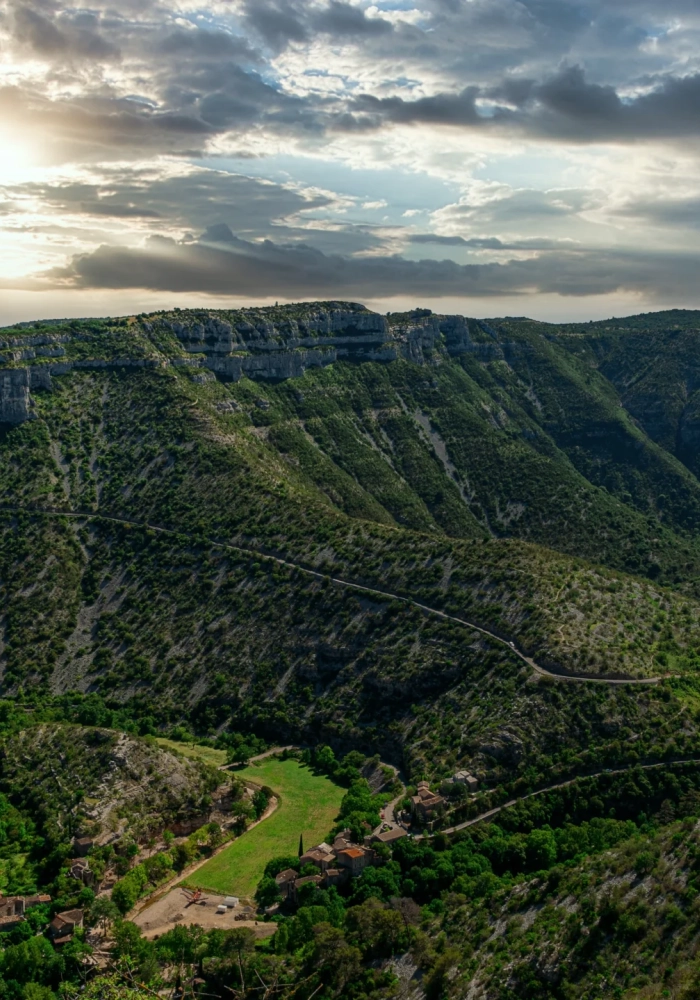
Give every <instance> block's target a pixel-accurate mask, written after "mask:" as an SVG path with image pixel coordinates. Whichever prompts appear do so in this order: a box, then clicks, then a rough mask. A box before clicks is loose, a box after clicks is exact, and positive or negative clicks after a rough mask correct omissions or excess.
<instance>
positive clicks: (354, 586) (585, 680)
mask: <svg viewBox="0 0 700 1000" xmlns="http://www.w3.org/2000/svg"><path fill="white" fill-rule="evenodd" d="M0 512H7V513H20V514H43V515H48V516H51V517H75V518H90V519H94V520H102V521H111V522H113V523H116V524H129V525H131V526H132V527H135V528H146V529H148V530H149V531H157V532H160V533H162V534H166V535H180V536H181V535H186V536H187V532H184V531H178V530H177V529H176V528H164V527H163V526H162V525H160V524H151V523H149V522H148V521H135V520H134V519H133V518H130V517H116V516H115V515H113V514H99V513H95V512H94V511H81V510H78V511H74V510H72V511H65V510H59V509H58V508H41V507H12V506H4V505H0ZM187 537H190V538H191V537H193V536H191V535H190V536H187ZM207 544H209V545H212V546H215V547H216V548H220V549H227V550H231V551H233V552H242V553H244V554H245V555H254V556H256V557H258V558H261V559H267V560H269V561H271V562H275V563H277V565H278V566H286V567H287V569H295V570H298V571H299V572H300V573H306V574H307V576H313V577H315V578H316V579H318V580H330V581H331V583H335V584H337V585H338V586H339V587H347V588H348V589H350V590H359V591H361V592H362V593H364V594H373V595H375V596H376V597H381V598H382V600H390V601H401V602H402V603H403V604H410V605H411V606H412V607H414V608H418V609H419V610H421V611H423V612H425V613H426V614H430V615H435V616H436V617H437V618H443V619H445V621H450V622H456V623H457V624H458V625H463V626H465V628H469V629H471V630H472V631H474V632H480V633H481V635H485V636H488V638H489V639H492V640H493V641H494V642H498V643H500V644H501V645H502V646H506V648H507V649H509V650H510V651H511V653H513V654H514V655H515V656H517V657H519V658H520V659H521V660H522V661H523V662H524V663H527V665H528V666H529V667H530V669H531V670H533V671H534V672H535V673H536V674H540V675H541V676H544V677H551V678H552V679H553V680H557V681H564V682H568V683H573V684H612V685H639V684H645V685H648V684H658V683H659V682H660V681H661V680H663V678H662V677H642V678H605V677H590V676H588V675H587V674H558V673H555V672H554V671H552V670H547V668H546V667H543V666H541V665H540V664H539V663H537V662H536V661H535V660H533V659H532V657H530V656H527V655H526V654H525V653H523V652H521V650H519V649H518V648H517V646H516V645H515V643H514V642H512V641H510V640H508V639H504V638H502V637H501V636H500V635H496V633H495V632H491V631H489V629H487V628H483V626H481V625H477V624H475V623H474V622H470V621H468V620H467V619H466V618H458V617H457V616H455V615H448V614H447V613H446V612H445V611H439V610H438V609H437V608H431V607H429V606H428V605H427V604H421V602H420V601H414V600H413V598H411V597H403V596H402V595H401V594H394V593H392V592H391V591H388V590H378V589H377V588H376V587H368V586H367V585H366V584H361V583H353V582H351V581H350V580H343V579H342V577H339V576H329V575H328V574H327V573H320V572H319V571H318V570H315V569H309V568H308V567H306V566H303V565H301V564H300V563H295V562H290V561H289V560H287V559H282V558H281V557H280V556H273V555H270V554H269V553H267V552H264V551H262V550H261V549H259V548H255V547H254V546H245V545H233V544H231V543H230V542H217V541H212V540H211V539H207Z"/></svg>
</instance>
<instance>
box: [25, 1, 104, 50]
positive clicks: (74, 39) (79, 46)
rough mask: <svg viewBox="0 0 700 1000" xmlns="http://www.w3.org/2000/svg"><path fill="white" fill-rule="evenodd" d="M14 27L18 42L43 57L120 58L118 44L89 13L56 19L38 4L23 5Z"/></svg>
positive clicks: (77, 13)
mask: <svg viewBox="0 0 700 1000" xmlns="http://www.w3.org/2000/svg"><path fill="white" fill-rule="evenodd" d="M12 28H13V30H14V36H15V39H16V41H17V42H18V43H19V44H20V45H26V46H27V47H28V48H29V49H31V50H32V51H33V52H35V53H36V54H38V55H41V56H49V57H62V58H65V57H66V56H68V57H71V56H73V57H80V58H83V59H99V60H103V59H117V58H118V57H119V55H120V52H119V48H118V46H116V45H114V44H113V43H112V42H110V41H108V40H107V39H106V38H105V37H104V36H103V35H102V34H101V33H100V31H99V21H98V19H97V18H96V17H95V16H94V15H92V14H90V13H88V12H76V13H75V14H74V15H73V16H68V17H64V18H61V20H60V21H58V20H57V19H55V18H52V17H50V16H47V15H46V14H44V13H42V12H41V11H40V10H38V9H36V8H35V7H31V6H29V5H26V4H21V5H19V6H18V7H17V8H16V9H15V11H14V17H13V20H12Z"/></svg>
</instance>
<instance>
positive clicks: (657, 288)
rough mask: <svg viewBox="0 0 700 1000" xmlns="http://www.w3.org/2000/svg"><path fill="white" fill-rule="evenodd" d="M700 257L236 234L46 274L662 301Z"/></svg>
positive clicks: (149, 283)
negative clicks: (522, 252)
mask: <svg viewBox="0 0 700 1000" xmlns="http://www.w3.org/2000/svg"><path fill="white" fill-rule="evenodd" d="M699 263H700V261H699V260H698V257H697V256H696V255H682V254H662V253H654V252H649V253H639V254H632V253H612V252H604V251H599V250H596V251H595V252H593V251H581V252H576V253H559V254H546V255H545V256H542V257H536V258H533V259H530V260H525V261H517V260H511V261H508V262H506V263H503V264H467V265H461V264H456V263H454V262H453V261H450V260H442V261H434V260H422V261H408V260H405V259H403V258H401V257H364V258H347V257H344V256H340V255H325V254H323V253H320V252H319V251H317V250H313V249H311V248H309V247H304V246H297V247H294V248H289V247H281V246H279V245H276V244H275V243H272V242H271V241H269V240H265V241H264V242H262V243H250V242H248V241H245V240H241V239H238V238H237V237H235V236H233V234H231V236H230V238H229V237H228V236H227V239H226V245H225V248H224V246H223V245H222V244H220V245H219V246H210V245H206V244H203V243H190V244H178V243H175V242H173V241H171V240H166V239H159V238H153V239H151V240H150V241H149V244H148V246H147V247H146V248H145V249H143V250H132V249H128V248H124V247H108V246H103V247H100V248H99V249H98V250H96V251H95V252H94V253H91V254H85V255H82V256H78V257H76V258H74V260H73V261H72V263H71V264H70V265H69V267H67V268H64V269H59V270H56V271H54V272H52V273H51V274H48V275H46V276H45V279H46V280H48V281H50V282H51V283H53V284H55V285H60V286H63V287H65V286H69V287H75V288H102V289H119V288H143V289H149V290H155V291H167V292H176V291H189V292H200V293H208V294H216V295H222V294H223V295H227V294H228V295H246V296H261V297H268V296H270V295H271V294H274V295H276V296H277V295H278V296H281V297H292V298H293V297H296V298H305V297H309V298H311V297H317V298H336V297H340V298H342V297H348V296H352V297H358V296H360V297H361V296H362V295H364V296H366V297H371V298H381V297H390V296H394V295H405V294H406V292H407V290H408V289H410V290H411V292H412V293H413V294H415V295H420V296H422V297H431V296H432V297H444V296H463V297H475V296H477V297H483V296H490V295H499V296H503V295H514V296H516V295H520V294H531V293H532V292H533V291H537V292H541V293H554V294H558V295H564V296H567V295H571V296H581V295H583V296H586V295H601V294H610V293H613V292H618V291H623V290H624V291H643V292H645V293H646V294H647V295H651V296H657V297H670V298H673V297H674V296H676V297H683V296H687V295H691V294H694V293H695V291H696V286H697V272H698V264H699Z"/></svg>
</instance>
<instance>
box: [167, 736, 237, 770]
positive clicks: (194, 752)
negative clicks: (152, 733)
mask: <svg viewBox="0 0 700 1000" xmlns="http://www.w3.org/2000/svg"><path fill="white" fill-rule="evenodd" d="M157 742H158V743H159V744H160V745H161V746H162V747H165V749H166V750H175V751H177V753H181V754H182V756H183V757H190V758H191V759H192V760H202V761H204V763H205V764H211V765H212V767H221V765H222V764H225V763H226V754H225V752H224V751H223V750H215V749H214V748H213V747H203V746H199V744H197V743H178V742H176V741H175V740H166V739H163V738H162V737H158V738H157Z"/></svg>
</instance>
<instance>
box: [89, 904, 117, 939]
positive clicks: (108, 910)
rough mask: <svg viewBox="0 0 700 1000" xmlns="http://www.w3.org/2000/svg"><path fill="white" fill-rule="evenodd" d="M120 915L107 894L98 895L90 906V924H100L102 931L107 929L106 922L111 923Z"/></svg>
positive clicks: (95, 925)
mask: <svg viewBox="0 0 700 1000" xmlns="http://www.w3.org/2000/svg"><path fill="white" fill-rule="evenodd" d="M119 916H120V913H119V907H118V906H117V904H116V903H115V902H114V901H113V900H112V899H110V898H109V896H98V897H97V899H96V900H95V902H94V903H93V904H92V906H91V907H90V921H89V922H90V924H91V926H93V927H99V926H100V924H101V925H102V933H103V934H105V933H106V931H107V926H108V924H111V923H113V922H114V921H115V920H117V919H118V918H119Z"/></svg>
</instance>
